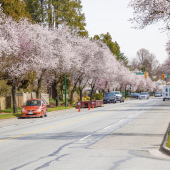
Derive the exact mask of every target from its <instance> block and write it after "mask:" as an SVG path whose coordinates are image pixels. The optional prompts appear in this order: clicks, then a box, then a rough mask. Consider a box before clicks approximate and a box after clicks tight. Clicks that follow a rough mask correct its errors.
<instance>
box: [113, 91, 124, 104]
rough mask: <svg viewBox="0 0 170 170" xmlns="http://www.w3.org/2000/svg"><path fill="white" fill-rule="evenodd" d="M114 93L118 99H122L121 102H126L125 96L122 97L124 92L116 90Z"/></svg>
mask: <svg viewBox="0 0 170 170" xmlns="http://www.w3.org/2000/svg"><path fill="white" fill-rule="evenodd" d="M114 94H115V96H116V101H120V103H121V102H124V97H122V93H120V91H115V92H114Z"/></svg>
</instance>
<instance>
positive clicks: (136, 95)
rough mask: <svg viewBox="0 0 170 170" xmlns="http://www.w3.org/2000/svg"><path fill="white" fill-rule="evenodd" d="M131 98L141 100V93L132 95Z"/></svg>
mask: <svg viewBox="0 0 170 170" xmlns="http://www.w3.org/2000/svg"><path fill="white" fill-rule="evenodd" d="M130 97H131V98H135V99H140V94H139V93H131V95H130Z"/></svg>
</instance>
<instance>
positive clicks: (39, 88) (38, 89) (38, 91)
mask: <svg viewBox="0 0 170 170" xmlns="http://www.w3.org/2000/svg"><path fill="white" fill-rule="evenodd" d="M41 86H42V76H41V77H40V79H38V87H37V91H36V93H37V99H40V90H41Z"/></svg>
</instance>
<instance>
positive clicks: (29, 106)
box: [21, 99, 47, 118]
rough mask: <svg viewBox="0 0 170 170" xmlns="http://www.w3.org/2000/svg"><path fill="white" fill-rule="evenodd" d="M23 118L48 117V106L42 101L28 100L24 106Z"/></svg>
mask: <svg viewBox="0 0 170 170" xmlns="http://www.w3.org/2000/svg"><path fill="white" fill-rule="evenodd" d="M21 114H22V118H26V117H37V116H38V117H44V116H47V106H46V104H45V103H44V101H43V100H41V99H30V100H27V101H26V102H25V104H24V106H22V111H21Z"/></svg>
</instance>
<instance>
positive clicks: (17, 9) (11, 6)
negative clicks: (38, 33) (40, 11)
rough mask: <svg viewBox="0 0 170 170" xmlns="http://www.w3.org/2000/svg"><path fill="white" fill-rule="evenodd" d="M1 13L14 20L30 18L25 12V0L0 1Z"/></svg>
mask: <svg viewBox="0 0 170 170" xmlns="http://www.w3.org/2000/svg"><path fill="white" fill-rule="evenodd" d="M0 4H1V7H2V9H3V12H4V13H5V14H6V15H7V16H11V17H12V18H13V19H14V20H19V19H20V18H21V17H23V18H31V17H30V14H29V13H28V12H27V11H26V9H25V8H26V2H25V0H22V1H21V0H0Z"/></svg>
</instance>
